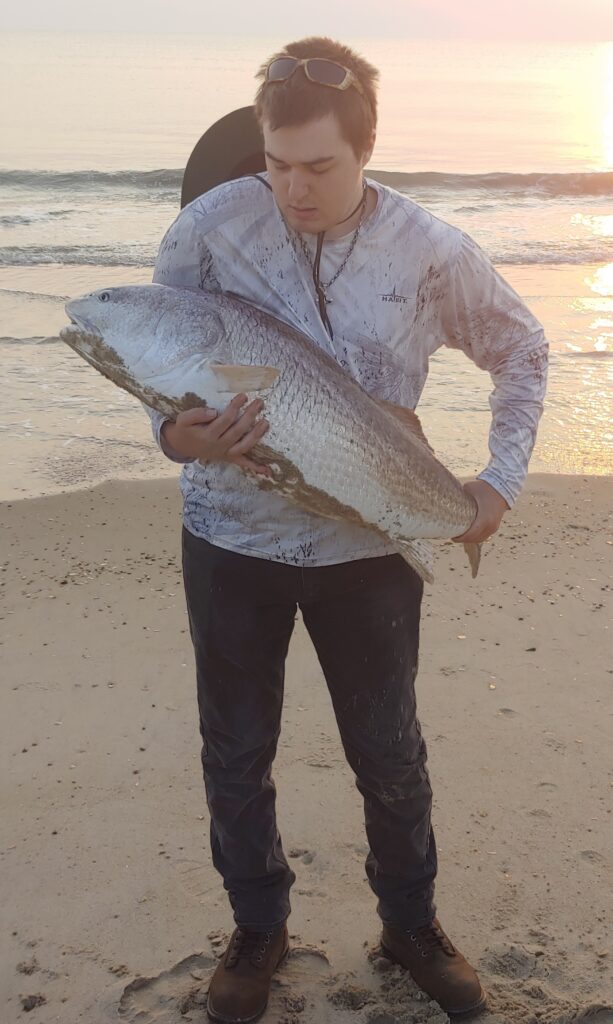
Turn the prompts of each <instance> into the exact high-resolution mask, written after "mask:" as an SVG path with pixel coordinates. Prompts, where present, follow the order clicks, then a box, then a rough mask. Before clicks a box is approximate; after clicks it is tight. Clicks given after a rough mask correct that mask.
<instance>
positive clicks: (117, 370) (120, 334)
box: [60, 284, 229, 411]
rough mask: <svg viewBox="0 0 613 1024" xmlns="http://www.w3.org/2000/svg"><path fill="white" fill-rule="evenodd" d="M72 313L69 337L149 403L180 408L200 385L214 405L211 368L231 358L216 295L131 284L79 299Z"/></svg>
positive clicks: (69, 305)
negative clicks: (166, 401)
mask: <svg viewBox="0 0 613 1024" xmlns="http://www.w3.org/2000/svg"><path fill="white" fill-rule="evenodd" d="M65 310H66V314H67V316H68V318H69V319H70V321H71V322H70V325H69V326H67V327H64V328H62V330H61V331H60V337H61V339H62V341H64V342H66V343H67V344H68V345H70V347H71V348H72V349H74V351H75V352H77V353H78V354H79V355H80V356H82V358H83V359H85V360H86V361H87V362H88V363H90V364H91V365H92V366H93V367H94V368H95V369H96V370H98V371H99V372H100V373H102V374H103V375H104V376H105V377H108V378H109V379H110V380H112V381H113V382H114V383H115V384H118V385H119V386H120V387H123V388H125V389H126V390H128V391H131V392H132V394H135V395H136V396H137V397H138V398H140V399H141V401H144V402H145V403H146V404H149V405H154V407H157V408H162V409H164V410H166V411H167V410H168V409H169V408H174V409H176V408H178V407H179V406H180V403H181V401H184V400H185V398H186V395H187V394H188V393H190V392H193V391H194V387H195V383H196V382H197V383H198V385H199V387H198V392H197V393H198V394H200V395H201V397H202V400H203V401H204V402H205V403H206V404H209V403H210V399H211V395H212V394H213V392H212V390H211V389H212V387H213V383H214V379H213V378H212V376H211V373H210V369H209V368H210V366H211V365H212V364H214V363H225V362H228V361H229V360H228V354H227V336H226V332H225V330H224V326H223V321H222V317H221V316H220V313H219V298H218V297H217V296H216V295H215V293H207V292H202V291H200V290H199V289H185V288H169V287H167V286H165V285H158V284H153V285H125V286H120V287H115V288H104V289H99V290H98V291H94V292H90V293H88V294H87V295H82V296H81V297H80V298H77V299H71V300H70V301H69V302H68V303H66V306H65ZM164 397H165V398H166V399H169V400H170V402H171V403H173V404H172V405H171V406H169V405H168V403H166V404H164V401H163V399H164ZM192 404H193V403H192Z"/></svg>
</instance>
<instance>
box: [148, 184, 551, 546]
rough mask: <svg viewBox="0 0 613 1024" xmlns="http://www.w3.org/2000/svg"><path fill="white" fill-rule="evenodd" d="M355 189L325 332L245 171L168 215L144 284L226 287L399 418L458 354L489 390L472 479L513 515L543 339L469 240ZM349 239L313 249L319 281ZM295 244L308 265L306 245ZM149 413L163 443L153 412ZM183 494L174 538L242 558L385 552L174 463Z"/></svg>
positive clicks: (228, 472)
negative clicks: (450, 354) (188, 537)
mask: <svg viewBox="0 0 613 1024" xmlns="http://www.w3.org/2000/svg"><path fill="white" fill-rule="evenodd" d="M264 177H265V176H264ZM367 180H368V184H369V185H370V186H371V188H373V189H375V190H376V192H377V206H376V209H375V210H374V211H373V212H372V213H371V214H370V215H369V216H368V217H367V218H366V219H365V220H364V222H363V224H362V227H361V230H360V233H359V236H358V240H357V244H356V246H355V248H354V250H353V252H352V254H351V256H350V258H349V260H348V262H347V265H346V267H345V268H344V269H343V271H342V273H341V274H340V275H339V277H338V278H337V280H336V281H335V282H334V284H333V285H332V286H331V288H330V290H329V296H328V297H329V299H331V300H332V301H331V303H330V305H329V306H328V309H327V312H328V315H329V318H330V321H331V324H332V328H333V338H330V337H329V335H328V333H327V332H326V329H325V327H324V325H323V323H322V320H321V317H320V314H319V309H318V304H317V297H316V294H315V289H314V285H313V279H312V269H311V265H310V263H309V262H307V259H306V256H305V254H304V252H303V251H302V249H301V247H300V245H299V242H298V239H297V236H296V235H295V234H293V233H292V230H291V229H290V228H289V227H288V226H287V224H286V222H285V221H284V219H283V217H282V216H281V213H280V211H279V208H278V206H277V204H276V202H275V200H274V196H273V194H272V192H271V191H270V189H269V188H267V187H266V186H265V185H264V184H263V182H262V181H259V180H257V179H256V178H255V177H248V178H241V179H239V180H238V181H233V182H228V183H226V184H223V185H221V186H219V187H218V188H215V189H213V190H212V191H210V192H208V193H206V194H205V195H203V196H201V197H200V198H198V199H196V200H194V202H192V203H191V204H190V205H189V206H187V207H186V208H185V209H183V210H182V211H181V213H180V214H179V216H178V217H177V219H176V220H175V222H174V223H173V224H172V225H171V227H170V228H169V230H168V232H167V233H166V235H165V237H164V239H163V241H162V244H161V246H160V250H159V254H158V258H157V262H156V265H155V272H154V281H155V282H157V283H160V284H165V285H172V286H177V287H192V288H193V287H196V288H202V289H207V290H211V289H213V290H215V289H217V290H221V291H224V292H234V293H235V294H237V295H239V296H241V297H242V298H243V299H245V300H246V301H248V302H253V303H255V304H256V305H258V306H261V307H264V308H265V309H267V310H269V311H270V312H271V313H273V314H275V315H276V316H277V317H279V318H280V319H282V320H284V321H286V322H287V323H289V324H291V325H293V326H294V327H296V328H297V329H298V330H300V331H302V332H304V333H305V334H307V335H308V336H309V337H310V338H311V339H312V340H313V341H314V342H315V343H316V344H317V345H319V346H321V347H322V348H323V349H325V351H326V352H328V353H329V354H330V355H332V356H333V357H334V358H335V359H336V360H337V362H338V363H339V364H340V365H341V366H342V367H343V369H344V370H345V371H346V372H347V373H348V374H350V375H351V376H352V377H354V378H355V379H356V380H357V381H358V382H359V384H360V385H361V386H362V388H364V390H365V391H367V392H368V393H369V394H371V395H372V396H373V397H375V398H378V399H384V400H385V401H388V402H393V403H395V404H397V405H403V406H405V407H407V408H409V409H414V408H415V407H416V405H417V403H418V401H419V398H420V395H421V393H422V390H423V387H424V384H425V382H426V377H427V375H428V362H429V359H430V357H431V356H432V355H433V354H434V353H435V352H436V351H437V350H438V349H440V348H441V347H442V346H448V347H450V348H456V349H462V351H463V352H465V354H466V355H467V356H468V357H469V358H470V359H471V360H472V361H473V362H474V363H476V365H477V366H479V367H480V368H481V369H483V370H486V371H488V372H489V374H490V375H491V378H492V382H493V385H494V387H493V392H492V394H491V396H490V406H491V410H492V423H491V429H490V434H489V448H490V453H491V457H490V460H489V463H488V465H487V467H486V468H485V469H484V470H483V472H482V473H480V478H481V479H482V480H486V481H487V482H488V483H489V484H491V486H492V487H494V488H495V489H496V490H497V491H498V492H499V493H500V494H501V495H502V496H503V497H504V498H505V500H506V501H507V503H508V504H509V505H512V504H513V502H514V501H515V499H516V498H517V495H518V494H519V492H520V490H521V487H522V485H523V482H524V480H525V477H526V474H527V471H528V461H529V458H530V455H531V452H532V449H533V447H534V442H535V438H536V430H537V425H538V421H539V418H540V415H541V413H542V408H543V399H544V394H545V384H546V370H547V343H546V341H545V338H544V334H543V329H542V327H541V325H540V323H539V322H538V320H536V318H535V317H534V316H533V315H532V313H531V312H530V311H529V309H528V308H527V307H526V306H525V305H524V303H523V302H522V300H521V299H520V297H519V296H518V295H517V293H516V292H515V291H514V290H513V289H512V288H511V286H510V285H509V284H508V283H507V282H506V281H505V280H504V278H503V277H501V276H500V274H499V273H498V272H497V271H496V270H495V268H494V267H493V266H492V264H491V263H490V261H489V259H488V258H487V256H486V255H485V254H484V252H483V251H482V250H481V249H480V248H479V246H478V245H477V244H476V242H474V241H473V239H472V238H470V236H469V235H467V234H466V233H465V232H463V231H462V230H460V229H459V228H456V227H453V226H452V225H450V224H447V223H445V222H444V221H442V220H440V219H438V218H437V217H435V216H433V215H432V214H431V213H429V212H428V211H426V210H425V209H423V208H422V207H420V206H419V205H418V204H417V203H415V202H413V201H412V200H411V199H409V198H407V197H406V196H403V195H401V194H400V193H399V192H396V191H395V190H394V189H391V188H388V187H386V186H384V185H381V184H379V183H378V182H376V181H373V180H371V179H367ZM351 234H352V233H351V232H350V233H349V234H347V235H346V236H344V237H343V238H339V239H336V240H334V241H329V240H327V241H325V242H324V246H323V253H322V259H321V280H322V282H323V283H324V285H325V284H326V283H327V282H328V281H330V280H331V279H332V278H333V277H334V274H335V272H336V270H337V269H338V267H339V266H340V264H341V262H342V260H343V259H344V257H345V254H346V252H347V249H348V246H349V243H350V241H351ZM302 237H303V238H304V239H305V241H306V242H307V245H308V246H309V248H310V251H311V255H312V256H313V255H314V250H315V237H314V236H312V235H307V234H305V235H303V236H302ZM265 414H266V413H265V410H264V415H265ZM150 415H151V419H152V425H153V431H154V436H155V438H156V440H157V442H158V444H160V446H162V445H161V440H160V428H161V426H162V423H163V422H164V417H163V416H161V415H160V414H158V413H154V412H150ZM171 457H172V455H171ZM175 461H180V460H178V459H175ZM181 489H182V492H183V498H184V523H185V526H186V528H187V529H188V530H189V531H190V532H191V533H193V534H194V535H195V536H197V537H203V538H205V539H206V540H208V541H209V542H210V543H212V544H215V545H217V546H219V547H223V548H229V549H230V550H233V551H237V552H240V553H243V554H249V555H253V556H256V557H261V558H268V559H273V560H276V561H281V562H287V563H291V564H293V565H302V566H313V565H326V564H332V563H335V562H343V561H349V560H352V559H357V558H368V557H374V556H378V555H384V554H389V553H392V552H393V551H394V548H393V546H392V545H391V544H390V543H389V542H387V541H386V540H385V539H383V538H382V537H381V536H380V535H378V534H377V533H376V532H375V531H374V530H370V529H367V528H365V527H360V526H356V525H352V524H349V523H345V522H338V521H335V520H331V519H324V518H322V517H320V516H317V515H312V514H310V513H308V512H306V511H303V510H302V509H301V508H299V507H298V506H296V505H293V504H291V503H290V502H289V501H287V500H286V499H285V498H283V497H281V496H279V495H276V494H274V493H270V492H268V491H262V490H260V489H259V488H258V486H257V483H256V482H254V481H253V480H252V479H250V478H249V477H248V476H246V475H245V474H244V473H243V472H242V471H241V470H240V469H238V468H237V467H236V466H233V465H231V464H228V463H208V464H206V465H205V464H203V463H201V462H199V461H190V462H186V463H185V464H184V467H183V471H182V476H181Z"/></svg>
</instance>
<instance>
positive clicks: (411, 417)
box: [375, 398, 434, 455]
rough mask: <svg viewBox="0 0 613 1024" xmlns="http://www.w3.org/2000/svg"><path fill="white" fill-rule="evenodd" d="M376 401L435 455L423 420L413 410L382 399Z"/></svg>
mask: <svg viewBox="0 0 613 1024" xmlns="http://www.w3.org/2000/svg"><path fill="white" fill-rule="evenodd" d="M375 401H376V402H377V404H378V405H380V406H381V408H382V409H385V411H386V412H389V413H391V414H392V416H395V417H396V419H397V420H398V422H399V423H402V426H403V427H406V428H407V430H410V431H411V433H412V434H415V436H416V437H417V438H419V440H420V441H421V442H422V444H425V446H426V448H427V449H428V451H429V452H432V454H433V455H434V449H433V448H432V446H431V444H430V442H429V441H428V438H427V437H426V435H425V434H424V431H423V428H422V425H421V420H420V418H419V416H418V415H417V413H416V412H415V411H414V410H413V409H405V407H404V405H394V403H393V402H385V401H383V399H382V398H376V399H375Z"/></svg>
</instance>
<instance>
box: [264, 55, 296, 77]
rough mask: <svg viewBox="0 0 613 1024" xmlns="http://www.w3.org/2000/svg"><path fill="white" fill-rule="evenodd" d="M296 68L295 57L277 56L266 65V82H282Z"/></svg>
mask: <svg viewBox="0 0 613 1024" xmlns="http://www.w3.org/2000/svg"><path fill="white" fill-rule="evenodd" d="M295 69H296V58H295V57H277V59H276V60H273V61H272V63H271V64H269V65H268V70H267V72H266V81H267V82H284V81H285V79H286V78H289V76H290V75H291V74H292V72H293V71H295Z"/></svg>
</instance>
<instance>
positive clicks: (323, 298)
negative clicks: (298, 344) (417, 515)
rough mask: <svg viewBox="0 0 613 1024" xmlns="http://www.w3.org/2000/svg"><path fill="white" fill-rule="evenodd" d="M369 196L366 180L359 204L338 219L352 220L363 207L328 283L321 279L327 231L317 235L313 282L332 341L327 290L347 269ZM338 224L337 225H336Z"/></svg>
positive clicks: (342, 222) (307, 254) (320, 312)
mask: <svg viewBox="0 0 613 1024" xmlns="http://www.w3.org/2000/svg"><path fill="white" fill-rule="evenodd" d="M367 197H368V185H367V184H366V182H364V183H363V186H362V195H361V197H360V201H359V203H358V205H357V206H356V207H355V209H353V210H352V211H351V213H350V214H349V216H347V217H345V218H344V219H343V220H339V221H338V224H344V223H345V221H346V220H350V219H351V217H353V215H354V214H355V213H357V211H358V210H360V208H361V213H360V219H359V221H358V224H357V227H356V229H355V231H354V233H353V238H352V239H351V242H350V244H349V248H348V250H347V254H346V256H345V259H344V260H343V262H342V263H341V265H340V267H339V268H338V270H337V271H336V274H335V275H334V277H332V278H331V280H330V281H328V284H327V285H324V284H322V281H321V278H320V266H321V252H322V249H323V244H324V238H325V234H326V232H325V231H320V232H319V234H318V235H317V248H316V250H315V259H314V260H313V284H314V285H315V293H316V295H317V304H318V306H319V315H320V317H321V320H322V323H323V325H324V327H325V328H326V331H327V333H328V335H329V336H330V340H331V341H333V340H334V331H333V330H332V324H331V323H330V317H329V316H328V309H327V307H328V302H329V300H328V298H327V295H326V292H327V290H328V288H329V287H330V285H332V284H334V282H335V281H336V279H337V277H338V276H339V274H340V273H341V272H342V271H343V270H344V269H345V266H346V264H347V262H348V260H349V257H350V256H351V254H352V252H353V250H354V248H355V243H356V242H357V240H358V235H359V233H360V228H361V227H362V221H363V220H364V211H365V209H366V199H367ZM336 226H337V225H335V227H336ZM300 242H301V245H302V249H303V252H304V253H305V255H306V256H309V251H308V249H307V248H306V246H305V244H304V241H303V240H302V238H301V239H300ZM309 261H310V260H309Z"/></svg>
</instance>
